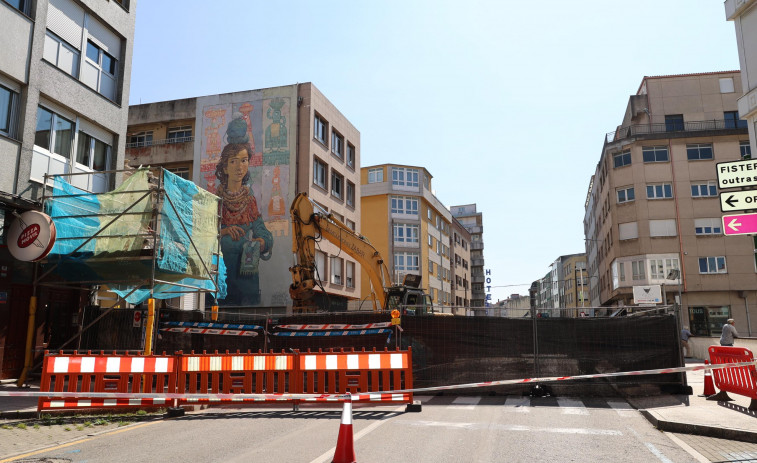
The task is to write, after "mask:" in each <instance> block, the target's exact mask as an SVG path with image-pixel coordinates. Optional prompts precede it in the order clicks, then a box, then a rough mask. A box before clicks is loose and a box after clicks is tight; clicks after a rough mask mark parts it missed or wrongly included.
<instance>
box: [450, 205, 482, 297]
mask: <svg viewBox="0 0 757 463" xmlns="http://www.w3.org/2000/svg"><path fill="white" fill-rule="evenodd" d="M450 211H451V212H452V216H453V217H454V218H456V219H457V220H458V221H459V222H460V223H461V224H462V225H463V227H465V229H466V230H468V232H469V233H470V235H471V243H470V258H471V273H470V275H471V300H470V306H471V307H486V306H487V304H489V302H490V301H489V300H487V297H488V296H487V291H486V286H487V284H488V283H487V278H488V275H486V271H485V270H484V222H483V214H482V213H481V212H478V211H476V205H475V204H465V205H461V206H452V207H450Z"/></svg>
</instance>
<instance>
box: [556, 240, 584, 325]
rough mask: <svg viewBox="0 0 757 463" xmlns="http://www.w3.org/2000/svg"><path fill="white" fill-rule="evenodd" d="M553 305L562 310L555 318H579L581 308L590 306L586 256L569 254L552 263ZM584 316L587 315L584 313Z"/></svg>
mask: <svg viewBox="0 0 757 463" xmlns="http://www.w3.org/2000/svg"><path fill="white" fill-rule="evenodd" d="M551 273H552V288H553V304H554V306H555V307H556V308H559V309H561V311H559V313H555V316H561V317H577V316H580V315H581V313H580V312H581V311H580V310H576V309H578V308H581V307H588V306H589V281H588V278H587V275H586V255H585V254H583V253H581V254H569V255H565V256H560V257H558V258H557V259H556V260H555V261H554V262H553V263H552V272H551ZM584 315H587V313H586V312H585V311H584Z"/></svg>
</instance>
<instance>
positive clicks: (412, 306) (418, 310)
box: [387, 285, 433, 316]
mask: <svg viewBox="0 0 757 463" xmlns="http://www.w3.org/2000/svg"><path fill="white" fill-rule="evenodd" d="M387 293H388V294H387V308H388V310H389V311H392V310H394V309H397V310H399V311H400V313H402V314H403V315H411V316H412V315H417V316H422V315H431V314H432V312H433V303H432V301H431V296H429V295H428V294H425V293H424V292H423V290H420V289H417V288H408V287H407V286H404V285H403V286H393V287H391V288H389V291H388V292H387Z"/></svg>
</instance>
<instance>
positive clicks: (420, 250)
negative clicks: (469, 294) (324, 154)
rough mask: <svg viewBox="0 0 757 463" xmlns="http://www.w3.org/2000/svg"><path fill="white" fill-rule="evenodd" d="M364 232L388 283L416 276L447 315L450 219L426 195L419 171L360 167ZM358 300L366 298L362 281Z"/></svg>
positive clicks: (425, 178)
mask: <svg viewBox="0 0 757 463" xmlns="http://www.w3.org/2000/svg"><path fill="white" fill-rule="evenodd" d="M360 170H361V175H360V182H361V183H362V189H361V193H360V194H361V221H362V227H363V234H364V235H365V236H366V237H367V238H368V239H369V240H370V242H371V244H373V246H375V247H376V249H378V251H379V252H380V253H381V255H382V256H385V257H384V259H385V261H386V264H387V267H388V269H389V273H390V274H391V277H392V282H391V283H393V284H398V283H402V280H403V279H404V277H405V275H406V274H414V275H420V276H421V287H422V288H424V289H425V290H426V291H427V292H428V294H429V295H430V296H431V297H432V298H433V301H434V306H436V307H442V310H444V311H448V312H449V310H450V309H449V306H451V305H453V303H454V299H453V297H452V290H453V289H452V286H453V282H454V280H453V278H452V265H451V258H452V251H451V248H450V246H451V243H450V234H451V233H452V228H451V226H452V225H451V224H452V215H451V214H450V212H449V210H447V208H446V207H445V206H444V205H443V204H442V203H441V201H439V200H438V199H437V198H436V196H434V194H433V193H432V192H431V179H432V177H431V174H430V173H429V172H428V171H427V170H426V169H424V168H423V167H418V166H407V165H401V164H381V165H376V166H369V167H363V168H361V169H360ZM361 294H362V295H363V297H367V296H369V295H370V286H369V282H368V280H367V278H366V277H365V276H364V278H363V287H362V290H361Z"/></svg>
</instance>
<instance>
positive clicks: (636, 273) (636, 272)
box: [631, 260, 646, 280]
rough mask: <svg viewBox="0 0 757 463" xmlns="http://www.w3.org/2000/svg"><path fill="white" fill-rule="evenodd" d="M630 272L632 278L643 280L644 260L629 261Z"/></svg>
mask: <svg viewBox="0 0 757 463" xmlns="http://www.w3.org/2000/svg"><path fill="white" fill-rule="evenodd" d="M631 273H632V278H633V279H634V280H644V279H645V278H646V276H645V274H644V261H643V260H634V261H632V262H631Z"/></svg>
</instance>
